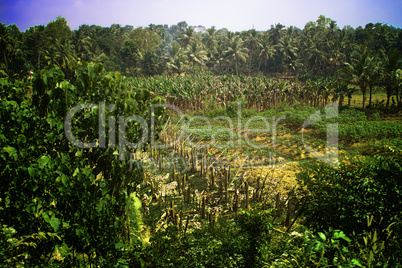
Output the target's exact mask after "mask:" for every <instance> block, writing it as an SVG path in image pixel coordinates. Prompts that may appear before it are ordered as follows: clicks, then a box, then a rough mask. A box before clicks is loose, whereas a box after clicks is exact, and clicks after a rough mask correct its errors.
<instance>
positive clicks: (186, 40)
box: [177, 27, 194, 48]
mask: <svg viewBox="0 0 402 268" xmlns="http://www.w3.org/2000/svg"><path fill="white" fill-rule="evenodd" d="M193 39H194V28H193V27H188V28H186V30H185V31H184V32H182V33H181V35H180V37H179V38H178V39H177V41H178V42H179V44H180V45H181V47H182V48H187V46H188V45H189V44H190V43H191V42H192V41H193Z"/></svg>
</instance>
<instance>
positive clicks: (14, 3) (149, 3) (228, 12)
mask: <svg viewBox="0 0 402 268" xmlns="http://www.w3.org/2000/svg"><path fill="white" fill-rule="evenodd" d="M401 13H402V0H393V1H391V0H383V1H379V0H338V1H334V0H331V1H329V0H275V1H274V0H247V1H239V0H203V1H190V0H141V1H138V0H35V1H34V0H0V23H4V24H6V25H9V24H16V25H17V26H18V28H19V29H20V30H21V31H25V30H26V29H28V28H29V27H31V26H35V25H46V24H47V23H48V22H50V21H52V20H55V18H56V17H57V16H62V17H64V18H66V19H67V22H68V25H69V26H70V28H71V29H72V30H75V29H78V27H79V26H80V25H82V24H88V25H93V24H95V25H100V26H105V27H108V26H110V25H112V24H115V23H116V24H120V25H122V26H125V25H132V26H134V27H140V26H143V27H146V26H148V25H149V24H151V23H152V24H168V25H169V26H171V25H173V24H177V23H178V22H180V21H186V22H187V23H188V25H190V26H198V25H203V26H205V27H207V28H209V27H211V26H215V27H216V28H217V29H221V28H227V29H229V30H231V31H242V30H249V29H253V28H254V29H256V30H258V31H265V30H268V29H270V27H271V25H274V24H277V23H281V24H283V25H285V26H296V27H298V28H301V29H303V28H304V25H305V24H306V23H307V22H309V21H316V20H317V18H318V16H319V15H324V16H326V17H329V18H331V19H333V20H335V21H336V22H337V24H338V26H339V27H341V28H343V27H344V26H346V25H350V26H352V27H353V28H356V27H358V26H363V27H364V26H365V25H366V24H367V23H369V22H373V23H377V22H381V23H386V24H388V25H393V26H396V27H399V28H402V15H401Z"/></svg>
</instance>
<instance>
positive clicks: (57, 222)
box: [49, 217, 60, 233]
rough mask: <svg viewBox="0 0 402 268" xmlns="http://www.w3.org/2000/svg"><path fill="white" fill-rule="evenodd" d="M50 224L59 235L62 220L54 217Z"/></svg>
mask: <svg viewBox="0 0 402 268" xmlns="http://www.w3.org/2000/svg"><path fill="white" fill-rule="evenodd" d="M49 223H50V225H51V226H52V228H53V230H54V231H55V232H56V233H57V230H59V226H60V220H59V219H58V218H56V217H52V218H51V219H50V221H49Z"/></svg>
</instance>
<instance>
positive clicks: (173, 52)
mask: <svg viewBox="0 0 402 268" xmlns="http://www.w3.org/2000/svg"><path fill="white" fill-rule="evenodd" d="M165 58H166V60H167V61H168V62H167V66H168V68H169V69H170V70H172V71H173V72H176V73H178V74H179V75H180V74H181V73H183V72H184V71H185V68H186V57H185V56H184V53H183V49H182V48H181V47H180V45H179V43H178V42H176V41H174V42H173V43H172V44H171V45H170V46H169V47H168V50H167V52H166V55H165Z"/></svg>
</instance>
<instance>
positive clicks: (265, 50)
mask: <svg viewBox="0 0 402 268" xmlns="http://www.w3.org/2000/svg"><path fill="white" fill-rule="evenodd" d="M258 49H259V53H258V58H259V60H260V62H259V64H258V70H260V67H261V63H262V62H264V66H265V71H266V70H267V62H268V61H269V60H270V59H272V57H273V56H274V55H275V48H274V46H273V45H272V43H271V41H270V40H269V35H268V34H265V35H264V36H263V38H262V40H261V41H260V42H259V43H258Z"/></svg>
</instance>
